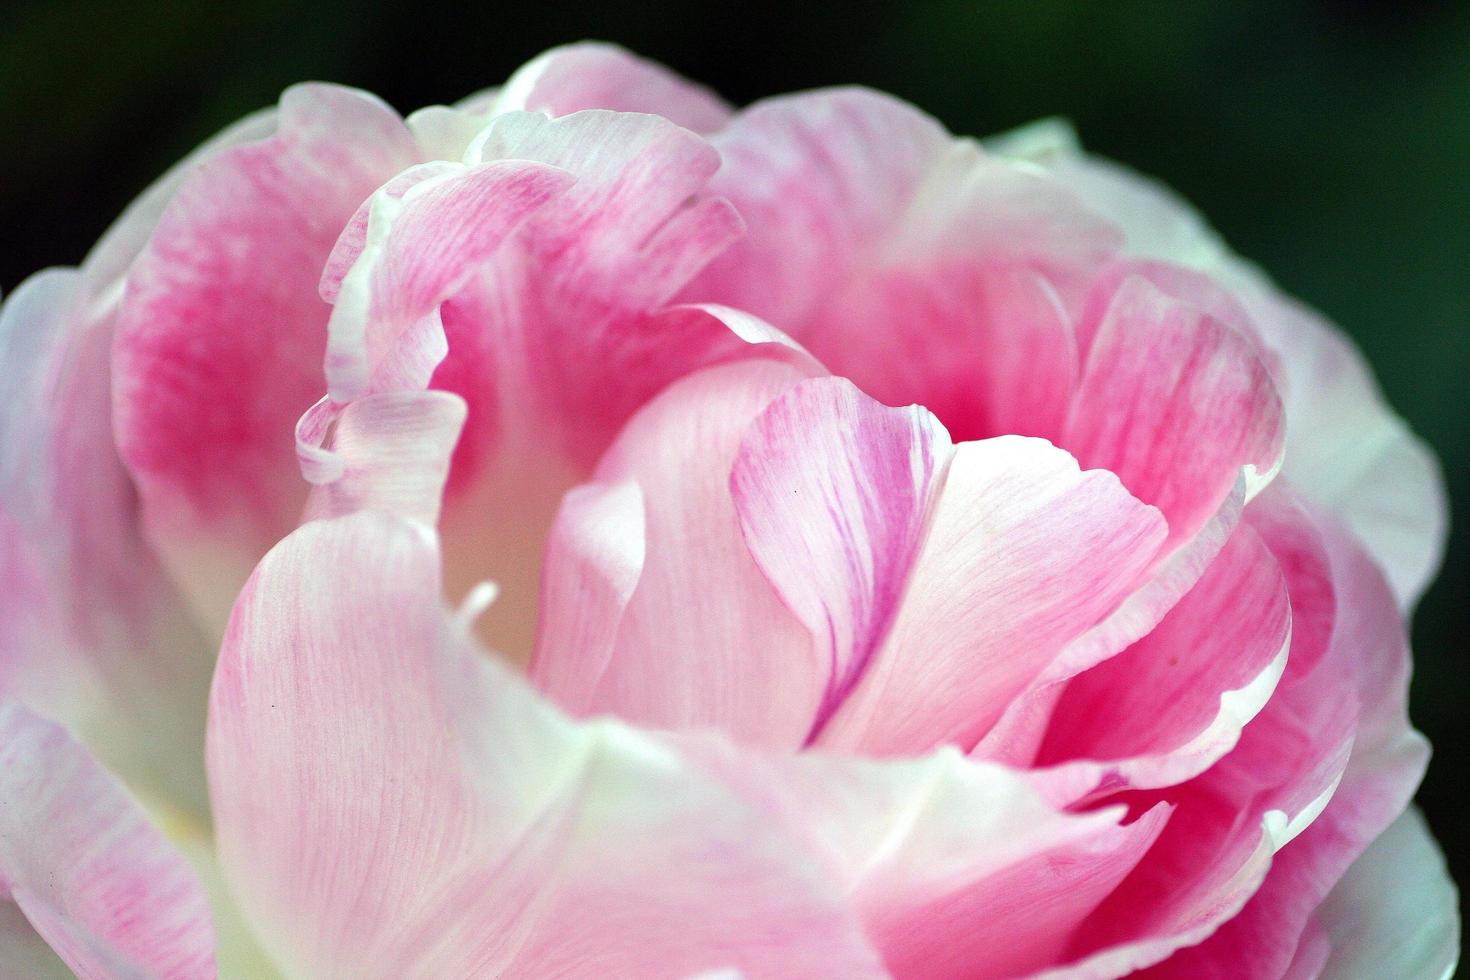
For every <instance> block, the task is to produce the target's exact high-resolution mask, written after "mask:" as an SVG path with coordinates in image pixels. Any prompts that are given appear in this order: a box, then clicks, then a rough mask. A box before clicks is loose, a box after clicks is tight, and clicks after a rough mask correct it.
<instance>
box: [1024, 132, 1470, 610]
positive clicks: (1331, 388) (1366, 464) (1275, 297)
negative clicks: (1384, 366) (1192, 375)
mask: <svg viewBox="0 0 1470 980" xmlns="http://www.w3.org/2000/svg"><path fill="white" fill-rule="evenodd" d="M1017 137H1019V138H1017ZM1008 151H1010V152H1013V153H1017V154H1019V155H1022V156H1027V157H1030V158H1033V159H1036V160H1037V161H1038V162H1041V163H1043V164H1044V165H1045V166H1047V167H1048V169H1050V170H1051V171H1052V172H1053V173H1055V174H1056V176H1057V177H1058V179H1059V180H1060V181H1061V182H1062V183H1063V184H1064V185H1065V186H1066V187H1068V188H1069V189H1071V190H1072V191H1074V192H1075V193H1076V194H1077V195H1078V196H1079V197H1080V198H1082V200H1084V201H1085V202H1086V204H1087V206H1088V207H1090V208H1093V209H1096V210H1097V211H1098V212H1099V213H1101V214H1103V215H1106V216H1107V217H1108V218H1109V219H1111V220H1112V221H1114V222H1116V223H1117V225H1118V227H1120V228H1121V229H1122V230H1123V231H1124V233H1125V235H1126V238H1127V251H1128V253H1129V254H1132V255H1136V256H1143V257H1150V258H1157V259H1165V260H1168V261H1170V262H1174V263H1179V264H1183V265H1186V266H1189V267H1191V268H1195V269H1199V270H1202V271H1203V272H1205V273H1207V274H1208V275H1210V276H1212V277H1214V278H1216V279H1217V280H1219V281H1220V282H1221V283H1222V284H1223V285H1224V286H1225V287H1226V288H1228V289H1229V290H1230V291H1231V292H1232V293H1234V294H1235V295H1236V296H1237V297H1238V299H1239V301H1240V304H1241V305H1243V306H1244V307H1245V308H1246V309H1247V311H1248V313H1249V316H1250V319H1251V322H1252V325H1253V327H1254V331H1255V333H1256V334H1257V335H1258V336H1259V337H1260V338H1261V340H1262V341H1263V342H1264V344H1265V345H1266V347H1268V348H1269V349H1270V350H1271V351H1273V352H1274V353H1275V355H1276V358H1277V361H1278V363H1279V364H1280V367H1281V371H1280V374H1279V377H1278V380H1279V382H1280V385H1281V388H1282V391H1283V395H1284V397H1285V400H1286V412H1287V416H1288V418H1289V420H1290V427H1291V432H1292V440H1291V446H1290V449H1289V452H1288V453H1287V458H1286V462H1285V468H1284V472H1285V473H1286V475H1287V476H1288V477H1289V478H1290V479H1291V480H1292V483H1293V485H1295V486H1297V487H1298V488H1299V490H1300V492H1302V493H1303V494H1306V495H1307V496H1308V497H1309V498H1310V499H1312V500H1314V501H1315V502H1317V503H1319V504H1322V505H1325V506H1327V507H1329V508H1331V509H1332V510H1333V511H1334V512H1335V513H1337V514H1338V515H1339V516H1340V517H1341V518H1342V519H1344V520H1346V521H1347V522H1348V524H1349V525H1350V526H1351V527H1352V528H1353V530H1354V532H1355V533H1357V534H1358V536H1359V537H1360V538H1362V539H1363V540H1364V541H1365V542H1367V544H1368V546H1369V548H1370V549H1371V550H1372V552H1373V555H1374V558H1375V559H1376V560H1377V561H1378V562H1379V563H1380V564H1382V565H1383V567H1384V568H1385V569H1386V570H1387V572H1388V575H1389V580H1390V582H1392V583H1393V586H1394V591H1395V593H1396V594H1397V595H1398V597H1399V601H1400V604H1401V606H1403V607H1405V608H1407V607H1409V606H1412V604H1413V602H1414V601H1415V600H1416V599H1417V598H1418V596H1419V594H1420V593H1421V592H1422V591H1423V589H1424V587H1425V585H1426V584H1427V583H1428V582H1429V580H1430V579H1432V578H1433V576H1434V573H1435V571H1436V570H1437V569H1438V567H1439V562H1440V559H1441V557H1442V555H1443V552H1444V539H1445V534H1446V532H1447V525H1448V520H1447V513H1448V511H1447V507H1446V504H1445V494H1444V486H1443V479H1442V477H1441V475H1440V473H1439V467H1438V466H1437V464H1436V463H1435V460H1434V456H1433V454H1432V453H1431V452H1430V451H1429V449H1428V448H1427V447H1426V446H1425V445H1424V443H1423V442H1422V441H1420V440H1419V439H1418V438H1416V437H1415V436H1414V435H1413V433H1411V432H1410V431H1409V430H1408V427H1407V426H1406V425H1405V424H1404V422H1403V420H1402V419H1400V418H1399V417H1398V416H1397V415H1396V414H1394V412H1393V411H1392V409H1391V408H1390V407H1389V406H1388V405H1387V404H1386V403H1385V401H1384V399H1383V395H1382V393H1381V392H1380V391H1379V389H1378V386H1377V384H1376V383H1375V382H1374V380H1373V376H1372V373H1371V371H1370V370H1369V369H1368V366H1367V364H1366V363H1365V362H1364V360H1363V357H1362V355H1361V354H1360V353H1359V352H1358V351H1357V350H1356V349H1355V348H1354V347H1353V345H1352V343H1351V342H1350V341H1349V340H1347V338H1345V337H1344V336H1343V335H1342V334H1341V332H1340V331H1338V330H1337V329H1336V328H1335V327H1334V326H1332V325H1331V324H1329V323H1327V322H1326V321H1325V320H1324V319H1323V318H1322V317H1321V316H1320V315H1318V314H1316V313H1314V312H1313V311H1311V310H1308V309H1306V308H1304V307H1302V306H1300V305H1298V304H1297V303H1295V302H1293V301H1291V300H1289V299H1287V298H1286V297H1284V296H1282V295H1281V293H1280V292H1279V291H1278V290H1277V289H1276V288H1275V287H1274V286H1273V285H1272V284H1271V283H1270V282H1269V281H1267V280H1266V279H1265V277H1264V276H1262V275H1261V274H1260V273H1259V272H1258V271H1257V270H1255V269H1254V268H1252V267H1250V266H1248V265H1247V264H1246V263H1244V262H1242V261H1240V260H1239V259H1237V258H1236V257H1235V256H1233V255H1231V254H1230V252H1229V250H1228V249H1227V248H1226V247H1225V245H1224V244H1223V243H1222V242H1221V241H1220V239H1219V237H1218V236H1217V235H1216V234H1215V233H1214V232H1213V231H1212V230H1211V229H1210V228H1209V227H1208V225H1206V224H1205V222H1204V220H1203V219H1202V218H1201V217H1200V215H1199V214H1198V213H1196V212H1195V211H1194V209H1193V208H1191V207H1190V205H1189V204H1188V203H1186V202H1185V201H1184V200H1182V199H1181V198H1180V197H1178V195H1176V194H1174V193H1173V192H1172V191H1170V190H1169V189H1168V188H1166V187H1164V186H1163V185H1162V184H1159V183H1158V182H1156V181H1154V180H1151V179H1149V178H1147V177H1143V176H1140V175H1138V174H1136V173H1133V172H1132V171H1128V170H1126V169H1125V168H1123V167H1120V166H1118V165H1117V164H1113V163H1111V162H1109V161H1106V160H1102V159H1100V158H1097V157H1091V156H1086V155H1084V154H1083V153H1082V152H1081V151H1080V149H1079V148H1078V147H1077V145H1076V138H1075V136H1073V135H1072V134H1070V133H1068V132H1065V131H1058V130H1057V129H1056V127H1049V131H1046V132H1043V131H1040V130H1035V131H1033V132H1031V133H1022V134H1016V137H1012V139H1011V146H1010V147H1008ZM1212 312H1214V311H1212Z"/></svg>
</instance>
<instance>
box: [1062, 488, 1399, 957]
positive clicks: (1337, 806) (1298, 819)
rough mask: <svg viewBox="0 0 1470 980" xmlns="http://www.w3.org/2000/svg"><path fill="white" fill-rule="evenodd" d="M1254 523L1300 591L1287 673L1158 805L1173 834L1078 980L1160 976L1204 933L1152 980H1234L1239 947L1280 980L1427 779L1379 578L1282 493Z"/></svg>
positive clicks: (1097, 929) (1120, 896) (1118, 906)
mask: <svg viewBox="0 0 1470 980" xmlns="http://www.w3.org/2000/svg"><path fill="white" fill-rule="evenodd" d="M1249 516H1250V522H1251V525H1252V526H1253V527H1254V528H1255V529H1256V530H1257V531H1258V532H1259V533H1260V534H1261V536H1262V538H1263V540H1265V541H1266V542H1267V544H1268V545H1269V546H1270V547H1271V548H1272V550H1273V552H1274V553H1275V554H1276V555H1277V558H1278V561H1279V562H1280V563H1281V565H1282V567H1283V569H1284V570H1285V571H1286V574H1287V578H1288V583H1289V587H1290V589H1291V593H1292V606H1293V611H1294V620H1295V622H1296V624H1297V629H1296V631H1295V634H1294V636H1293V646H1292V657H1291V660H1290V661H1289V663H1288V666H1287V671H1286V674H1285V675H1284V676H1283V678H1282V680H1281V683H1280V685H1279V687H1278V689H1277V692H1276V694H1275V695H1274V696H1273V697H1272V699H1271V701H1270V702H1269V703H1268V705H1267V707H1266V708H1265V710H1263V711H1262V712H1261V713H1260V714H1259V715H1258V716H1257V717H1256V718H1255V719H1254V720H1253V721H1252V722H1251V723H1250V724H1249V725H1247V726H1246V728H1245V731H1244V733H1243V735H1242V737H1241V740H1240V742H1239V744H1238V745H1237V746H1236V748H1235V749H1234V750H1233V751H1232V752H1231V753H1230V754H1228V755H1226V756H1225V758H1224V759H1222V760H1221V761H1220V762H1219V763H1217V764H1216V765H1215V766H1214V767H1212V768H1211V769H1210V770H1208V771H1207V772H1206V773H1204V774H1203V775H1201V776H1199V777H1198V778H1196V779H1194V780H1192V781H1191V782H1189V783H1187V784H1185V785H1184V786H1182V787H1180V788H1179V789H1177V790H1174V791H1169V792H1167V793H1166V794H1164V795H1165V796H1167V798H1169V799H1170V800H1172V801H1174V802H1175V803H1177V806H1178V809H1177V810H1176V811H1175V814H1174V817H1173V819H1172V820H1171V821H1170V824H1169V827H1168V829H1167V830H1166V831H1165V833H1164V835H1163V836H1162V837H1161V838H1160V840H1159V843H1158V844H1156V845H1155V848H1154V850H1153V851H1152V852H1150V853H1149V854H1148V855H1147V856H1146V857H1145V858H1144V859H1143V860H1142V861H1141V862H1140V864H1139V867H1138V870H1137V871H1136V872H1135V873H1134V874H1133V875H1132V876H1130V878H1129V879H1128V880H1127V881H1125V882H1124V883H1123V884H1122V885H1121V886H1120V887H1119V889H1118V891H1117V892H1116V893H1115V894H1114V895H1112V896H1110V898H1109V899H1108V900H1107V902H1105V903H1104V904H1103V906H1102V907H1101V908H1100V909H1099V912H1098V913H1097V914H1096V915H1095V916H1094V917H1093V918H1092V919H1091V920H1090V921H1089V923H1088V924H1087V925H1086V926H1085V927H1084V928H1083V930H1081V931H1079V934H1078V937H1077V938H1076V939H1075V940H1074V952H1081V951H1082V950H1084V949H1088V948H1094V949H1096V952H1094V953H1091V954H1089V955H1088V956H1086V957H1085V958H1084V959H1082V960H1081V961H1080V962H1079V963H1077V964H1076V965H1074V967H1073V969H1074V970H1075V971H1076V972H1077V973H1078V974H1080V975H1094V974H1093V973H1091V972H1089V971H1098V970H1102V969H1104V968H1111V969H1122V968H1124V967H1127V968H1131V969H1137V968H1140V967H1144V966H1148V965H1150V964H1153V963H1159V961H1160V960H1163V959H1164V957H1165V956H1166V955H1167V954H1169V953H1171V952H1173V951H1174V950H1176V949H1179V948H1180V947H1182V946H1189V945H1191V944H1194V943H1200V940H1201V939H1204V938H1205V937H1207V936H1208V937H1209V938H1208V940H1207V941H1205V942H1203V943H1200V945H1197V946H1194V947H1193V948H1191V949H1185V950H1183V951H1182V952H1178V953H1177V954H1175V955H1173V956H1172V957H1170V958H1169V959H1167V961H1165V962H1162V963H1160V964H1159V966H1158V967H1157V972H1158V973H1159V974H1160V975H1168V976H1188V977H1195V976H1238V975H1240V972H1241V970H1242V966H1243V961H1242V959H1241V956H1242V954H1241V952H1240V951H1241V950H1242V949H1244V950H1248V951H1249V955H1250V957H1251V958H1250V960H1249V962H1248V964H1247V965H1246V966H1245V968H1246V969H1247V971H1248V975H1250V976H1257V975H1259V976H1277V975H1280V974H1281V973H1283V972H1284V971H1285V970H1286V969H1287V968H1288V967H1289V966H1291V965H1292V963H1293V960H1294V957H1295V954H1296V953H1297V951H1298V949H1300V948H1301V946H1302V942H1303V935H1304V930H1305V929H1306V928H1307V927H1308V917H1309V916H1310V914H1311V911H1312V909H1313V908H1314V907H1315V906H1316V905H1317V903H1318V902H1319V901H1320V900H1321V899H1322V897H1323V896H1324V895H1325V894H1326V892H1327V890H1328V889H1329V888H1330V887H1331V885H1332V883H1333V882H1334V881H1335V880H1336V879H1337V877H1338V876H1339V875H1341V873H1342V871H1343V869H1344V868H1345V867H1346V866H1347V864H1348V862H1349V861H1351V860H1352V858H1353V857H1354V856H1355V855H1356V854H1357V853H1358V852H1359V851H1360V850H1361V848H1362V847H1363V846H1365V845H1366V843H1367V841H1368V840H1370V839H1371V838H1372V837H1373V836H1374V835H1375V834H1376V833H1377V832H1378V831H1379V829H1381V828H1382V827H1384V826H1386V825H1387V824H1388V823H1389V822H1390V821H1391V820H1392V819H1393V817H1394V816H1395V815H1396V814H1398V813H1399V812H1400V811H1401V810H1402V808H1403V807H1404V805H1405V804H1406V803H1407V801H1408V799H1409V797H1410V795H1411V794H1412V792H1413V788H1414V786H1415V785H1416V784H1417V782H1418V779H1419V776H1420V775H1421V774H1422V772H1423V764H1424V759H1425V755H1426V753H1425V750H1424V745H1423V741H1422V739H1420V738H1419V737H1418V736H1417V735H1416V734H1414V733H1412V732H1411V731H1410V729H1409V728H1408V725H1407V721H1406V719H1405V717H1404V708H1403V706H1404V699H1405V691H1406V682H1407V674H1406V669H1407V663H1408V661H1407V656H1406V650H1405V646H1404V640H1403V635H1402V631H1401V624H1400V622H1399V620H1398V617H1397V615H1396V614H1395V610H1394V608H1393V600H1392V595H1391V593H1390V592H1389V590H1388V588H1387V586H1386V584H1385V583H1384V582H1383V580H1382V578H1381V576H1379V575H1378V574H1377V572H1376V571H1375V570H1374V568H1373V567H1372V565H1371V562H1370V561H1369V560H1368V559H1367V558H1366V556H1365V555H1364V554H1363V553H1362V552H1361V551H1360V550H1359V549H1358V548H1357V547H1356V546H1355V545H1353V544H1352V543H1351V540H1350V538H1349V537H1348V536H1347V535H1346V534H1345V533H1344V532H1342V531H1340V530H1335V529H1333V527H1332V525H1331V524H1330V523H1328V524H1325V525H1324V524H1321V523H1320V522H1316V521H1314V520H1313V519H1312V518H1310V517H1309V516H1308V515H1307V514H1306V513H1305V512H1303V511H1302V510H1301V509H1300V508H1298V507H1296V506H1295V505H1294V504H1292V503H1291V501H1290V499H1289V497H1287V495H1286V494H1285V492H1284V491H1282V490H1280V489H1279V488H1272V490H1271V491H1270V492H1269V493H1267V494H1265V495H1263V496H1262V497H1261V498H1260V499H1258V500H1257V501H1256V502H1255V503H1254V504H1253V505H1252V507H1251V512H1250V515H1249ZM1319 528H1320V529H1321V532H1322V533H1321V534H1319V533H1318V530H1319ZM1355 725H1356V728H1357V731H1356V733H1355V732H1354V727H1355ZM1154 798H1156V797H1155V796H1152V795H1150V796H1146V797H1144V799H1143V800H1142V801H1140V804H1139V805H1142V804H1143V803H1146V802H1148V801H1150V800H1152V799H1154ZM1324 808H1325V809H1324ZM1273 852H1274V856H1273ZM1268 869H1269V874H1268ZM1186 910H1190V911H1188V914H1187V915H1184V916H1181V915H1180V913H1181V912H1185V911H1186ZM1216 930H1218V932H1216ZM1212 934H1213V935H1212ZM1316 955H1320V953H1318V954H1316Z"/></svg>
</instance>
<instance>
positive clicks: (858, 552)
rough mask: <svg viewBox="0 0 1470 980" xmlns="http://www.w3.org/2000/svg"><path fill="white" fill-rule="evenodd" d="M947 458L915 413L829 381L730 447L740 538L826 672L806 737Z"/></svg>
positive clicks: (846, 669)
mask: <svg viewBox="0 0 1470 980" xmlns="http://www.w3.org/2000/svg"><path fill="white" fill-rule="evenodd" d="M952 454H953V448H952V446H951V444H950V441H949V434H948V433H946V432H945V431H944V428H943V426H941V425H940V424H939V422H938V420H936V419H935V418H934V416H933V415H930V414H929V413H928V412H927V411H925V410H924V409H922V408H919V407H918V406H910V407H908V408H885V407H884V406H882V405H879V404H878V403H877V402H875V401H873V400H872V399H870V398H868V397H866V396H865V395H863V394H862V393H861V392H859V391H858V390H857V389H856V388H855V387H854V386H853V385H852V383H851V382H849V381H846V380H842V379H837V378H819V379H815V380H812V381H806V382H803V383H802V384H800V385H798V386H796V387H795V388H793V389H792V390H791V391H789V392H787V393H786V394H785V395H783V396H782V397H780V398H778V399H776V400H775V401H774V402H772V403H771V405H770V406H768V407H767V408H766V409H765V410H764V411H763V412H761V414H760V415H759V416H758V417H757V418H756V420H755V422H754V423H753V424H752V425H751V426H750V428H749V429H748V430H747V431H746V433H745V436H744V438H743V439H742V440H741V444H740V452H739V453H738V455H737V456H736V457H735V463H734V469H733V471H732V473H731V476H730V491H731V494H732V496H733V497H734V502H735V510H736V512H737V513H738V514H739V518H740V528H741V532H742V534H743V535H744V539H745V542H746V544H747V545H748V546H749V548H750V552H751V554H752V555H753V556H754V558H755V560H756V563H757V564H758V565H759V566H760V568H761V571H762V572H763V573H764V574H765V576H766V578H767V579H768V580H769V581H770V583H771V585H772V586H773V587H774V588H775V590H776V591H777V593H779V594H780V596H781V598H782V600H783V601H784V602H785V603H786V605H787V607H788V608H790V609H791V611H792V612H794V613H795V614H796V616H797V618H798V619H800V620H801V622H802V624H803V625H804V626H805V627H806V628H807V630H808V631H810V633H811V634H812V639H813V643H814V644H815V649H814V650H813V653H814V655H815V657H816V659H817V662H818V663H822V662H825V663H826V664H827V665H828V666H827V667H826V673H827V689H826V693H825V694H824V696H823V698H822V704H821V706H820V707H819V708H818V710H817V717H816V720H815V722H814V724H813V729H812V731H813V734H815V733H816V732H818V731H820V729H821V728H822V726H823V725H824V724H825V723H826V721H827V719H828V718H829V717H830V716H831V714H832V712H833V711H835V710H836V709H837V707H838V706H839V705H840V704H841V703H842V702H843V701H844V700H845V699H846V698H847V696H848V695H849V694H850V693H851V692H852V690H853V688H854V687H855V686H856V684H857V683H858V681H859V680H860V679H861V678H862V675H863V671H864V670H865V669H866V668H867V667H868V665H869V663H870V661H871V660H872V658H873V657H874V656H875V655H877V653H878V650H879V648H880V647H881V645H882V643H883V640H884V638H885V637H886V635H887V633H888V630H889V627H890V626H891V625H892V623H893V619H894V617H895V616H896V614H897V612H898V608H899V604H900V601H901V599H902V597H903V594H904V591H905V587H906V584H907V581H908V576H909V572H910V570H911V568H912V565H913V562H914V559H915V558H916V557H917V555H918V551H919V547H920V545H921V544H922V542H923V537H924V530H925V519H926V517H927V516H928V513H929V508H930V504H931V501H932V497H933V494H934V493H935V492H936V491H937V488H938V487H939V485H941V484H942V483H943V480H944V474H945V471H946V469H947V468H948V464H949V460H950V457H951V455H952Z"/></svg>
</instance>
